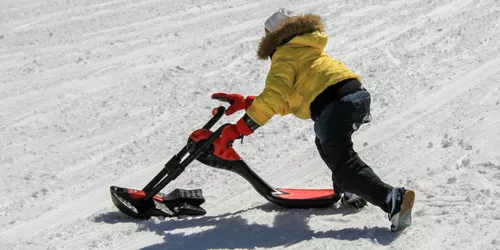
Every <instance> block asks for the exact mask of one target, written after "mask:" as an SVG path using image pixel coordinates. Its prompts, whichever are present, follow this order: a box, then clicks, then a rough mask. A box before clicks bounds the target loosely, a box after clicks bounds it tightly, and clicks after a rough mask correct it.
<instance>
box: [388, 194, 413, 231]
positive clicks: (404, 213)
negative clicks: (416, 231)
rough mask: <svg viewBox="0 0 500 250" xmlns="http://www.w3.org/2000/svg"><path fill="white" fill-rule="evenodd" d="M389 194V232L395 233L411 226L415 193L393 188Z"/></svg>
mask: <svg viewBox="0 0 500 250" xmlns="http://www.w3.org/2000/svg"><path fill="white" fill-rule="evenodd" d="M391 193H392V194H391V200H390V201H389V202H390V204H391V211H390V212H389V214H388V215H389V220H390V221H391V231H393V232H396V231H400V230H403V229H405V228H407V227H409V226H410V225H411V210H412V208H413V203H414V202H415V191H413V190H406V189H405V188H402V187H395V188H394V189H392V192H391Z"/></svg>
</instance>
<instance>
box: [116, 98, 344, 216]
mask: <svg viewBox="0 0 500 250" xmlns="http://www.w3.org/2000/svg"><path fill="white" fill-rule="evenodd" d="M225 110H226V109H225V107H223V106H221V107H218V108H216V109H214V110H213V111H212V115H213V117H212V118H211V119H210V120H209V121H208V122H207V123H206V124H205V126H203V128H201V129H198V130H196V131H194V132H193V133H192V134H191V135H190V136H189V139H188V141H187V144H186V145H185V146H184V147H183V148H182V149H181V150H180V151H179V152H178V153H177V154H175V155H174V156H173V157H172V158H171V159H170V160H169V161H168V162H167V163H166V164H165V166H164V168H163V169H162V170H161V171H160V172H159V173H158V174H157V175H156V176H155V177H154V178H153V179H152V180H151V181H150V182H149V183H148V184H147V185H146V186H145V187H144V188H143V189H142V190H137V189H132V188H122V187H117V186H111V187H110V191H111V199H112V200H113V203H114V205H115V206H116V207H117V208H118V209H119V210H120V211H122V212H123V213H125V214H127V215H129V216H131V217H134V218H139V219H147V218H149V217H151V216H162V217H177V216H200V215H204V214H206V211H205V209H203V208H201V207H200V205H201V204H203V203H204V202H205V198H204V197H203V193H202V190H201V189H195V190H185V189H175V190H173V191H172V192H170V193H168V194H163V193H160V191H161V190H162V189H163V188H164V187H165V186H167V185H168V184H169V183H170V182H171V181H172V180H174V179H176V178H177V177H179V175H180V174H181V173H182V172H183V171H184V170H185V169H186V167H187V166H188V165H189V164H190V163H191V162H193V161H194V160H195V159H196V160H198V161H199V162H201V163H203V164H205V165H208V166H210V167H215V168H219V169H225V170H229V171H232V172H234V173H236V174H238V175H240V176H241V177H243V178H244V179H246V180H247V181H248V182H250V184H251V185H252V186H253V187H254V188H255V190H256V191H257V192H258V193H259V194H260V195H262V196H263V197H264V198H265V199H267V200H268V201H270V202H272V203H275V204H277V205H279V206H282V207H286V208H321V207H329V206H332V205H333V204H334V203H335V202H337V201H338V199H339V196H338V195H336V194H335V191H334V190H333V189H293V188H274V187H272V186H270V185H269V184H268V183H266V182H265V181H264V180H262V178H260V177H259V176H258V175H257V174H256V173H255V172H254V171H252V169H251V168H250V167H249V166H248V165H247V164H246V163H245V162H244V161H243V160H242V159H241V158H240V156H239V155H238V154H237V153H236V151H235V150H234V149H233V148H232V147H230V148H229V149H225V148H222V147H220V146H219V143H217V142H216V140H217V139H218V138H219V137H220V134H221V132H222V129H223V128H224V127H225V126H227V125H229V124H224V125H222V126H221V127H219V128H218V129H217V130H216V131H215V132H212V131H211V130H210V128H212V127H213V125H214V124H215V123H216V122H217V121H219V119H220V118H221V117H222V116H223V114H224V113H225Z"/></svg>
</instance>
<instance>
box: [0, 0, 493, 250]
mask: <svg viewBox="0 0 500 250" xmlns="http://www.w3.org/2000/svg"><path fill="white" fill-rule="evenodd" d="M0 5H1V7H2V8H1V10H0V20H1V23H2V25H1V26H0V59H1V60H0V68H1V70H0V115H1V119H0V129H1V133H0V149H1V151H0V152H1V153H0V168H1V172H2V175H1V176H0V188H1V189H2V191H3V195H2V197H0V225H1V229H0V249H49V248H50V249H59V248H61V249H118V248H123V249H166V248H168V249H220V248H223V249H235V248H239V249H242V248H243V249H255V248H257V249H274V248H279V249H281V248H285V247H286V248H290V249H383V248H384V249H385V248H391V249H498V248H499V247H500V241H499V239H500V230H499V229H498V228H499V226H500V209H499V201H498V198H500V184H499V183H500V155H499V154H498V151H499V149H500V132H499V131H500V130H499V129H498V128H499V127H500V118H498V117H500V111H499V107H500V104H499V100H500V98H498V96H499V94H500V80H499V79H500V67H499V65H500V50H499V48H500V32H499V30H500V5H498V1H494V0H468V1H458V0H443V1H434V2H428V1H427V2H425V1H413V2H408V1H355V2H335V3H332V2H331V1H314V2H310V1H309V2H308V1H246V0H241V1H230V0H225V1H222V0H220V1H193V0H187V1H178V2H173V1H169V2H163V1H154V0H153V1H136V0H132V1H122V0H117V1H105V2H103V1H96V0H85V1H73V2H71V1H70V2H67V1H66V2H55V1H50V2H49V1H24V0H22V1H12V0H9V1H3V2H2V3H1V4H0ZM282 6H285V7H289V8H292V9H296V10H298V11H300V12H313V13H317V14H319V15H321V16H322V17H323V19H324V22H325V27H326V31H327V33H328V34H329V36H330V40H329V43H328V45H327V48H326V50H327V52H329V53H330V54H331V55H332V56H334V57H336V58H339V59H341V60H343V61H344V63H345V64H347V65H348V66H349V67H351V68H352V69H353V70H354V71H355V72H357V73H358V74H360V75H361V76H362V78H363V82H364V83H365V85H366V87H367V88H368V89H369V90H370V92H371V93H372V97H373V105H372V113H373V115H374V121H373V122H372V123H371V124H367V125H365V126H363V127H362V128H361V129H360V131H358V132H357V133H356V134H355V136H354V141H355V146H356V149H357V151H358V152H359V154H360V155H361V157H362V159H364V160H365V161H366V162H368V163H369V164H370V165H371V166H372V167H373V168H374V169H375V171H376V172H377V173H378V174H379V175H380V176H381V178H382V179H383V180H386V181H387V182H388V183H390V184H392V185H402V186H407V187H410V188H413V189H415V190H416V191H417V202H416V203H415V208H414V225H413V226H412V227H411V228H410V229H408V230H406V231H404V232H402V233H399V234H393V233H391V232H390V231H389V230H388V225H389V222H388V221H387V217H386V215H385V214H384V213H382V212H381V210H380V209H379V208H376V207H373V206H369V207H367V208H366V209H363V210H361V211H353V210H351V209H348V208H344V207H338V208H335V209H326V210H325V209H311V210H286V209H282V208H279V207H277V206H274V205H272V204H269V203H267V202H266V201H265V200H264V199H263V198H262V197H260V196H259V195H258V194H257V193H256V192H255V191H254V190H253V189H252V188H251V186H250V185H249V184H248V183H246V182H245V181H244V180H243V179H242V178H240V177H237V176H235V175H234V174H233V173H229V172H225V171H223V170H217V169H211V168H208V167H205V166H203V165H201V164H200V163H197V162H196V163H193V164H192V165H191V166H189V167H188V168H187V169H186V172H185V173H183V175H181V176H180V177H179V178H178V179H177V180H175V181H174V182H172V183H171V184H170V185H169V188H172V187H181V188H188V189H189V188H202V189H203V190H204V194H205V197H206V199H207V202H206V203H205V204H204V205H203V207H204V208H205V209H207V211H208V213H207V215H206V216H204V217H195V218H183V219H173V220H170V219H167V220H159V219H156V218H153V219H150V220H147V221H138V220H133V219H130V218H127V217H126V216H125V215H122V214H121V213H119V212H118V211H117V209H116V208H114V206H113V205H112V203H111V200H110V196H109V190H108V188H109V186H110V185H119V186H125V187H134V188H141V187H142V186H143V185H145V184H146V183H147V181H149V179H150V178H152V177H153V176H154V175H155V174H156V173H157V172H158V171H159V170H160V169H161V167H162V166H163V164H164V163H165V162H166V161H167V160H168V159H169V158H170V157H171V156H172V155H173V154H175V153H176V152H177V151H178V150H179V149H180V148H181V147H182V146H183V143H184V142H185V141H186V139H187V136H188V135H189V134H190V132H192V131H193V130H195V129H197V128H199V127H200V126H201V125H202V124H204V122H206V120H208V119H209V117H210V111H211V109H212V108H213V107H214V106H216V105H218V103H217V102H214V101H212V100H210V99H209V96H210V93H212V92H217V91H227V92H239V93H243V94H247V95H248V94H256V93H258V92H259V91H260V90H261V89H262V87H263V84H264V79H265V76H266V73H267V69H268V65H269V62H260V61H258V60H256V56H255V50H256V47H257V44H258V42H259V39H260V37H261V35H262V25H263V22H264V20H265V18H266V17H267V16H268V15H269V14H270V13H272V12H273V11H275V10H276V9H277V8H278V7H282ZM239 115H240V114H237V115H235V116H232V117H228V118H224V119H223V121H221V122H220V124H222V123H225V122H234V121H235V120H236V119H238V118H239ZM235 147H236V149H237V150H238V152H239V153H240V155H241V156H242V157H243V158H244V159H245V161H247V163H248V164H249V165H250V166H251V167H252V168H254V169H255V171H256V172H257V173H259V174H260V175H262V177H263V178H264V179H265V180H266V181H268V182H269V183H271V184H272V185H274V186H276V187H316V188H325V187H329V186H330V185H331V183H330V179H331V176H330V173H329V170H328V169H327V167H326V166H325V165H324V163H322V161H321V159H320V158H319V155H318V154H317V152H316V149H315V146H314V133H313V131H312V123H311V122H310V121H301V120H298V119H296V118H293V117H290V116H287V117H276V118H274V119H273V120H272V121H270V122H269V124H267V125H266V126H264V127H262V128H260V129H259V130H258V132H256V133H255V134H254V135H252V136H251V137H249V138H247V139H246V140H245V143H244V144H243V145H239V144H237V145H235ZM167 189H168V188H167ZM165 191H168V190H165Z"/></svg>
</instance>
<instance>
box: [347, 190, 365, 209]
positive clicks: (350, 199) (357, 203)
mask: <svg viewBox="0 0 500 250" xmlns="http://www.w3.org/2000/svg"><path fill="white" fill-rule="evenodd" d="M341 202H342V204H345V205H349V206H352V207H355V208H363V207H364V206H366V200H365V199H363V198H361V197H360V196H357V195H356V194H353V193H348V192H345V193H344V195H343V196H342V199H341Z"/></svg>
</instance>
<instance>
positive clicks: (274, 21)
mask: <svg viewBox="0 0 500 250" xmlns="http://www.w3.org/2000/svg"><path fill="white" fill-rule="evenodd" d="M296 15H297V14H296V13H295V12H294V11H291V10H287V9H285V8H280V9H279V10H278V11H276V12H274V14H272V15H271V16H270V17H269V18H268V19H267V20H266V22H265V23H264V26H265V27H266V29H267V30H268V31H270V32H272V31H275V30H276V29H277V28H278V27H279V26H280V25H281V23H283V21H285V20H286V19H287V18H290V17H294V16H296Z"/></svg>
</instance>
